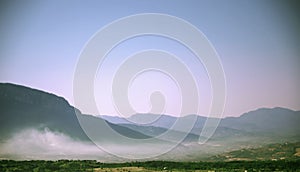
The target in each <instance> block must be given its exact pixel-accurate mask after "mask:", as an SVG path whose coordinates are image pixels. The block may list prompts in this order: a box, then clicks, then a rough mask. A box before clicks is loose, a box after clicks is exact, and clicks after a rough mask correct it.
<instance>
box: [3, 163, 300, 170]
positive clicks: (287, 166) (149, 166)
mask: <svg viewBox="0 0 300 172" xmlns="http://www.w3.org/2000/svg"><path fill="white" fill-rule="evenodd" d="M109 169H119V171H124V170H125V169H126V171H209V170H210V171H211V170H213V171H245V170H247V171H300V160H294V161H286V160H279V161H231V162H170V161H146V162H125V163H101V162H97V161H95V160H58V161H43V160H32V161H14V160H2V161H0V171H20V172H21V171H22V172H23V171H33V172H48V171H49V172H50V171H72V172H77V171H118V170H109ZM143 169H144V170H143Z"/></svg>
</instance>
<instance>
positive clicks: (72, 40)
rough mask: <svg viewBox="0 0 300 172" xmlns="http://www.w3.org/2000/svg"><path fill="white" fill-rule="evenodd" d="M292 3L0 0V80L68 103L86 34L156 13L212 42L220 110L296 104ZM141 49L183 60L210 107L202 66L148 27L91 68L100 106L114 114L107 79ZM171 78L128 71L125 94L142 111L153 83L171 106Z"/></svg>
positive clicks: (298, 85)
mask: <svg viewBox="0 0 300 172" xmlns="http://www.w3.org/2000/svg"><path fill="white" fill-rule="evenodd" d="M297 9H299V3H298V2H296V1H283V0H281V1H279V0H274V1H272V0H264V1H260V0H253V1H245V0H229V1H221V0H212V1H201V0H200V1H196V0H195V1H193V0H190V1H183V0H181V1H179V0H175V1H174V0H172V1H171V0H166V1H158V0H153V1H145V0H124V1H114V0H112V1H92V0H90V1H78V0H75V1H66V0H63V1H59V0H54V1H50V0H45V1H38V0H28V1H16V0H12V1H1V2H0V82H10V83H15V84H21V85H25V86H29V87H33V88H36V89H40V90H44V91H47V92H51V93H54V94H56V95H59V96H62V97H64V98H66V99H67V100H68V102H69V103H70V104H72V105H73V104H74V98H73V78H74V73H75V71H76V66H77V62H78V60H79V57H80V53H81V52H82V50H83V48H84V47H85V45H86V44H87V42H88V41H89V40H90V38H91V37H92V36H93V35H94V34H95V33H96V32H97V31H99V30H100V29H101V28H103V27H104V26H107V25H108V24H109V23H111V22H113V21H116V20H118V19H120V18H123V17H126V16H130V15H136V14H141V13H161V14H167V15H171V16H175V17H178V18H181V19H183V20H185V21H187V22H189V23H190V24H192V25H194V26H195V27H196V28H197V29H199V30H200V31H201V32H202V33H203V34H204V35H205V36H206V38H207V39H208V40H209V41H210V43H211V44H212V45H213V47H214V48H215V50H216V52H217V53H218V55H219V58H220V61H221V63H222V66H223V70H224V73H225V76H226V90H227V93H226V95H227V97H226V104H225V109H224V116H239V115H241V114H242V113H244V112H248V111H251V110H255V109H258V108H261V107H268V108H272V107H278V106H280V107H286V108H290V109H293V110H300V101H299V100H300V94H299V92H300V77H299V74H300V69H299V65H300V57H299V55H300V36H299V35H300V33H299V32H300V21H299V18H300V14H299V12H297ZM132 27H134V26H132ZM120 29H122V28H120ZM170 29H175V28H170ZM148 49H159V50H164V51H166V52H169V53H171V54H174V55H176V56H178V58H180V60H181V61H182V62H183V63H184V64H186V66H187V67H188V68H189V69H190V71H191V72H192V75H193V77H194V78H195V80H196V83H197V85H198V89H199V96H200V98H199V106H201V110H200V114H201V115H207V113H208V112H209V108H210V106H211V100H212V94H211V91H212V90H211V87H210V82H209V76H208V75H207V73H206V70H205V66H203V64H201V63H200V62H196V61H195V60H194V59H195V58H196V57H195V55H194V54H193V53H191V52H190V51H189V50H188V49H187V48H186V47H184V46H182V45H181V44H180V43H178V42H176V41H174V40H171V39H168V38H164V37H159V36H155V35H154V36H153V35H152V36H151V35H150V36H149V35H147V36H141V37H136V38H131V39H128V40H127V41H125V42H123V43H121V44H119V45H117V46H116V47H115V48H114V49H113V50H112V51H111V52H110V53H109V54H108V55H107V56H106V58H105V60H104V61H103V63H102V66H100V67H99V68H98V72H97V75H96V76H95V100H96V102H97V106H98V107H99V108H100V109H101V114H102V115H103V114H105V115H116V113H117V111H116V109H115V105H114V104H113V102H112V101H113V99H112V97H111V94H110V93H111V90H110V88H111V87H110V84H111V82H112V78H113V77H114V74H115V72H116V71H117V70H118V69H119V68H120V65H121V64H122V62H124V59H126V57H128V56H131V55H133V54H134V53H135V52H140V51H143V50H148ZM136 65H139V64H136ZM174 81H176V78H175V80H174V79H172V77H169V76H167V75H166V74H163V73H162V72H157V71H156V72H155V71H148V72H147V71H146V72H144V73H141V74H140V75H138V76H135V78H134V76H133V80H132V81H131V85H130V86H128V96H129V98H128V99H129V102H130V104H131V105H132V106H133V108H134V109H135V111H136V112H141V113H146V112H149V110H150V109H151V104H149V101H150V100H151V93H153V92H155V91H156V90H158V91H161V92H163V93H164V94H163V95H164V96H165V97H164V98H163V101H164V102H166V104H165V107H164V112H165V113H167V114H171V115H172V114H176V113H178V111H180V106H179V105H180V103H181V95H180V88H178V85H176V82H174ZM87 111H88V110H87ZM87 113H95V112H87Z"/></svg>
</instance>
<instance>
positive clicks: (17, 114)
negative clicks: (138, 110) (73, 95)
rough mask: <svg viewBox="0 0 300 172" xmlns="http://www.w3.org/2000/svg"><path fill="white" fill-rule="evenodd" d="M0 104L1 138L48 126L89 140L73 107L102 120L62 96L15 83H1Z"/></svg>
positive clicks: (129, 134) (127, 133) (136, 134)
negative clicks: (28, 129)
mask: <svg viewBox="0 0 300 172" xmlns="http://www.w3.org/2000/svg"><path fill="white" fill-rule="evenodd" d="M0 104H1V109H0V114H1V115H0V134H1V139H6V138H9V137H11V135H12V134H14V133H16V132H19V131H21V130H23V129H26V128H36V129H43V128H48V129H50V130H52V131H57V132H61V133H64V134H66V135H69V136H71V137H72V138H74V139H80V140H86V141H89V138H88V137H87V136H86V134H85V133H84V132H83V130H82V128H81V126H80V124H79V122H78V119H77V117H78V116H77V117H76V113H75V111H78V112H79V114H80V117H81V118H84V119H86V120H88V121H93V122H96V123H97V122H98V123H101V122H102V121H103V120H102V119H101V118H97V117H94V116H91V115H84V114H81V113H80V111H79V110H78V109H76V108H74V107H72V106H71V105H70V104H69V103H68V102H67V101H66V100H65V99H64V98H62V97H58V96H56V95H54V94H49V93H46V92H43V91H39V90H36V89H31V88H28V87H23V86H19V85H14V84H0ZM107 124H108V125H110V126H111V128H113V129H114V130H115V131H117V132H119V133H121V134H122V135H125V136H127V137H130V138H148V136H146V135H144V134H142V133H139V132H137V131H134V130H131V129H129V128H126V127H123V126H119V125H116V124H112V123H109V122H107ZM95 130H96V129H95Z"/></svg>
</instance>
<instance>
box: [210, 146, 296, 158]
mask: <svg viewBox="0 0 300 172" xmlns="http://www.w3.org/2000/svg"><path fill="white" fill-rule="evenodd" d="M296 159H300V142H296V143H288V142H286V143H281V144H280V143H276V144H270V145H266V146H260V147H258V148H247V149H241V150H235V151H231V152H227V153H223V154H220V155H216V156H213V157H210V158H209V159H208V160H210V161H241V160H246V161H257V160H264V161H265V160H273V161H276V160H296Z"/></svg>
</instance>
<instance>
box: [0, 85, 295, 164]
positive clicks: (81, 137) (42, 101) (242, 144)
mask: <svg viewBox="0 0 300 172" xmlns="http://www.w3.org/2000/svg"><path fill="white" fill-rule="evenodd" d="M0 105H1V108H0V134H1V135H0V136H1V137H0V158H1V154H4V153H5V154H8V153H10V154H14V153H18V152H20V151H19V150H18V149H16V147H18V148H20V149H21V148H22V151H24V152H25V153H24V154H28V152H26V150H27V149H28V148H30V145H34V147H38V150H34V151H33V152H30V153H31V154H32V153H33V154H35V153H36V152H38V153H40V152H43V151H45V149H43V148H42V146H43V145H44V144H46V143H48V148H47V151H48V152H53V145H56V146H59V145H64V144H71V145H77V146H73V147H72V148H74V149H72V150H70V151H69V152H64V149H65V146H59V147H58V148H57V149H56V150H57V151H56V153H57V154H59V157H61V154H62V153H63V154H74V155H77V153H76V151H77V149H78V147H81V148H82V149H80V151H81V152H82V151H84V153H81V154H87V155H90V154H93V153H94V152H95V149H94V148H93V149H91V148H90V147H89V146H86V145H85V144H84V145H83V144H81V141H83V142H88V143H92V142H91V140H90V138H89V137H88V136H87V135H86V134H85V132H84V130H89V131H90V132H89V133H92V134H93V135H98V134H99V133H102V135H101V137H99V138H97V139H99V140H100V141H101V142H100V143H101V144H107V147H114V148H116V149H115V151H121V152H123V154H124V155H128V156H130V157H131V154H132V156H134V155H135V154H136V153H141V152H142V153H143V152H144V154H148V153H149V154H151V152H153V149H155V148H157V150H156V151H157V152H159V151H162V152H163V151H165V150H167V148H169V147H168V146H166V145H174V146H176V147H174V148H173V149H172V151H171V152H169V153H167V154H163V155H161V156H160V157H158V158H160V159H166V160H170V159H172V160H201V159H203V158H205V157H209V156H211V155H216V154H220V153H224V152H228V151H234V150H239V149H244V148H249V147H259V146H262V145H267V144H270V143H284V142H299V141H300V134H299V133H300V129H299V127H298V124H299V123H300V111H292V110H289V109H284V108H272V109H267V108H261V109H258V110H255V111H251V112H248V113H245V114H243V115H241V116H240V117H227V118H223V119H221V121H220V124H219V126H218V128H217V129H216V131H215V133H214V135H213V136H212V137H211V138H210V139H209V141H208V142H206V143H205V144H198V139H199V134H200V133H201V130H202V128H203V126H204V124H205V121H206V120H207V118H206V117H202V116H198V115H187V116H183V117H180V118H177V117H173V116H169V115H157V114H134V115H133V116H131V117H130V118H128V119H124V118H119V117H111V116H101V118H100V117H96V116H92V115H86V114H82V113H81V112H80V111H79V110H78V109H76V108H74V107H73V106H71V105H70V104H69V103H68V102H67V101H66V100H65V99H64V98H62V97H59V96H56V95H54V94H50V93H46V92H43V91H40V90H36V89H31V88H28V87H24V86H20V85H15V84H8V83H5V84H4V83H0ZM75 112H78V113H75ZM78 119H80V121H84V122H85V123H86V124H87V125H86V126H87V127H84V128H82V126H81V125H80V123H79V120H78ZM179 119H180V121H181V123H180V125H178V126H177V127H175V128H172V127H173V125H174V124H175V123H176V121H178V120H179ZM149 121H151V122H150V123H147V122H149ZM193 121H195V125H193V127H192V128H191V131H190V132H189V133H185V129H186V126H189V125H192V124H193V123H192V122H193ZM106 125H108V126H110V128H112V129H113V131H114V132H115V133H118V134H121V135H122V136H125V138H133V139H136V140H133V141H132V142H130V143H129V142H124V140H122V139H119V138H116V137H115V135H112V134H111V133H110V132H108V131H107V130H106V129H107V128H105V127H104V126H106ZM27 129H35V130H38V131H40V132H27ZM45 129H46V130H45ZM83 129H84V130H83ZM48 130H49V131H51V132H53V133H54V134H53V133H52V134H51V133H50V134H49V132H48ZM32 133H33V134H32ZM57 133H58V134H57ZM165 133H168V134H167V135H165ZM62 135H63V137H62ZM162 135H163V136H164V137H161V136H162ZM65 136H66V137H65ZM69 137H70V138H71V141H70V139H69ZM54 138H55V139H56V140H55V139H54ZM150 138H152V142H148V144H147V145H144V146H136V145H137V144H139V143H143V141H145V140H149V139H150ZM181 138H183V139H181ZM24 139H36V140H38V142H37V143H36V144H33V143H32V141H25V140H24ZM53 139H54V140H55V141H57V142H55V143H53V142H52V141H51V140H53ZM20 140H22V141H21V143H20ZM150 140H151V139H150ZM74 141H79V143H78V142H74ZM139 141H141V142H139ZM181 141H183V142H181ZM14 142H16V144H12V143H14ZM25 143H26V144H27V146H28V147H26V146H24V145H25ZM20 144H22V146H20ZM124 144H125V146H124ZM126 144H127V145H126ZM41 145H42V146H41ZM122 146H123V147H122ZM7 150H11V151H10V152H8V153H7ZM14 150H16V151H14ZM147 151H148V152H147ZM141 155H142V154H141ZM101 156H102V155H101ZM103 156H104V155H103ZM5 157H7V156H5ZM30 157H31V155H30ZM44 157H48V154H47V155H45V156H44ZM95 157H97V158H99V156H95ZM26 158H28V156H26Z"/></svg>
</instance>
